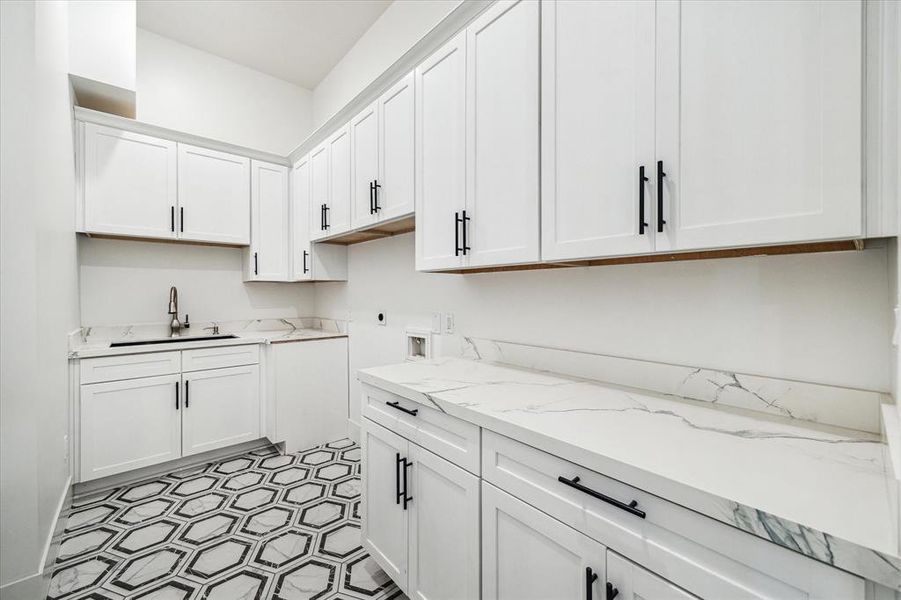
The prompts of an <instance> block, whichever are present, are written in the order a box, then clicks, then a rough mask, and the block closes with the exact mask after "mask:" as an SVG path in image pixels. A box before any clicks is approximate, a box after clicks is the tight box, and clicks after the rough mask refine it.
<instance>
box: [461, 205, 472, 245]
mask: <svg viewBox="0 0 901 600" xmlns="http://www.w3.org/2000/svg"><path fill="white" fill-rule="evenodd" d="M470 220H471V219H470V218H469V217H467V216H466V209H465V208H464V209H463V221H462V225H461V229H463V256H466V251H467V250H472V248H470V247H469V246H468V245H467V244H466V223H467V221H470Z"/></svg>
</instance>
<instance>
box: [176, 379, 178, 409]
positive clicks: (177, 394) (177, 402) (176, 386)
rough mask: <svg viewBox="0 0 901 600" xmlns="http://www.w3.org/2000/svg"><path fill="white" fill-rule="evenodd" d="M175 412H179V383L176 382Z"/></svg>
mask: <svg viewBox="0 0 901 600" xmlns="http://www.w3.org/2000/svg"><path fill="white" fill-rule="evenodd" d="M175 410H178V382H177V381H176V382H175Z"/></svg>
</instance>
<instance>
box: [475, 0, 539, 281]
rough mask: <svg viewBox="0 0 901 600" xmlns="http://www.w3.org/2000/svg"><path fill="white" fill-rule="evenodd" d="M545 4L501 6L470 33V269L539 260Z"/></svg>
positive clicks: (526, 1)
mask: <svg viewBox="0 0 901 600" xmlns="http://www.w3.org/2000/svg"><path fill="white" fill-rule="evenodd" d="M538 15H539V4H538V2H533V1H530V0H517V1H510V0H502V1H500V2H497V3H495V4H494V5H492V7H491V8H489V9H488V10H486V11H485V13H484V14H483V15H481V16H480V17H479V18H478V19H477V20H476V21H475V22H474V23H473V24H472V25H470V26H469V27H467V29H466V63H467V67H466V97H467V110H466V115H467V116H466V138H467V139H466V181H467V189H466V209H467V217H469V218H470V221H469V222H467V223H464V224H463V227H465V228H466V234H467V245H469V246H471V250H468V251H467V255H468V258H469V264H470V266H473V267H475V266H490V265H500V264H512V263H527V262H535V261H537V260H538V259H539V239H540V232H539V205H538V158H539V156H538V155H539V149H538V140H539V135H538V127H539V111H538V102H539V90H538V68H539V18H538Z"/></svg>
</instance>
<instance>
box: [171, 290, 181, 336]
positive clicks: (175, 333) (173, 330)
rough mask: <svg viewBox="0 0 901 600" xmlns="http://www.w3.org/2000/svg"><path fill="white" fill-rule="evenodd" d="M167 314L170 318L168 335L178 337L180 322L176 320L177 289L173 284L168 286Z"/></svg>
mask: <svg viewBox="0 0 901 600" xmlns="http://www.w3.org/2000/svg"><path fill="white" fill-rule="evenodd" d="M169 314H170V315H172V320H171V321H170V322H169V335H170V336H171V337H178V336H179V335H181V322H180V321H179V320H178V290H177V289H176V287H175V286H174V285H173V286H172V287H171V288H169Z"/></svg>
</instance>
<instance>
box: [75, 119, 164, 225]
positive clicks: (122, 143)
mask: <svg viewBox="0 0 901 600" xmlns="http://www.w3.org/2000/svg"><path fill="white" fill-rule="evenodd" d="M176 149H177V146H176V143H175V142H170V141H168V140H162V139H159V138H155V137H151V136H149V135H142V134H139V133H132V132H129V131H121V130H119V129H113V128H111V127H104V126H102V125H96V124H94V123H86V124H85V126H84V153H85V156H84V209H85V211H84V212H85V230H86V231H87V232H88V233H105V234H110V235H123V236H134V237H148V238H167V239H174V238H175V237H176V232H175V230H176V214H175V213H176V210H177V204H178V202H177V200H176V198H177V189H176V188H177V183H176V174H177V171H178V167H177V153H176Z"/></svg>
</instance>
